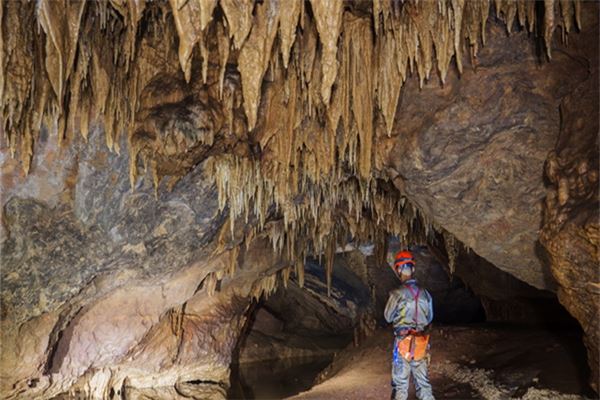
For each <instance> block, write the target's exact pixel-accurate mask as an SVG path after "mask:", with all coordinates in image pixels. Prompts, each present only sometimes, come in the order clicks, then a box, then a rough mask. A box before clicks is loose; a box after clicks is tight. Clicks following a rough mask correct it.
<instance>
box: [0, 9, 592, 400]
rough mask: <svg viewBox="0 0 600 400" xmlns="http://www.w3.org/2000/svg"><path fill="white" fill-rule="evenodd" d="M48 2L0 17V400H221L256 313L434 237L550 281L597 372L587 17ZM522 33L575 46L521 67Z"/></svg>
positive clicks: (576, 13)
mask: <svg viewBox="0 0 600 400" xmlns="http://www.w3.org/2000/svg"><path fill="white" fill-rule="evenodd" d="M64 3H65V4H67V3H68V6H67V7H66V8H64V9H65V10H66V12H63V8H62V5H63V4H62V2H61V3H58V2H51V1H40V2H38V4H37V5H36V4H35V3H33V2H30V3H27V4H26V5H24V6H22V7H21V6H20V5H19V3H18V2H4V3H3V4H2V6H1V10H2V18H1V19H2V51H3V52H4V53H3V54H4V55H6V57H5V58H3V60H4V61H3V63H4V64H3V65H2V76H1V78H2V79H1V82H0V87H1V88H2V92H1V97H2V100H3V101H2V113H3V135H4V138H5V139H6V141H5V142H3V143H6V144H7V146H6V147H3V148H2V158H1V161H2V189H3V197H2V207H3V223H2V229H1V231H0V234H1V236H0V240H1V242H2V266H3V268H2V274H3V276H2V278H3V282H2V283H3V284H2V288H1V300H2V315H1V318H2V346H3V349H2V360H1V361H2V364H1V367H2V368H1V370H2V374H3V376H2V387H1V391H2V397H4V394H6V395H7V396H9V395H10V396H21V397H22V398H30V397H32V396H36V395H38V394H39V395H43V396H48V397H49V396H52V395H55V394H59V393H61V392H64V391H70V392H71V393H77V392H79V393H87V394H95V395H97V396H100V397H102V396H109V395H110V394H111V393H115V394H117V393H121V394H122V393H123V392H127V393H128V396H131V397H135V396H142V395H148V396H154V397H158V398H160V397H161V395H162V396H163V397H164V396H166V397H176V396H177V395H178V394H177V393H180V394H181V395H182V396H183V395H184V394H186V393H187V394H190V395H192V394H193V391H196V396H198V397H202V396H204V397H207V396H214V397H217V398H218V397H222V396H223V393H224V390H223V388H222V386H226V385H227V381H228V365H229V362H230V360H231V352H232V350H233V347H234V346H235V343H236V341H237V337H238V335H239V332H240V330H241V326H242V325H243V324H244V321H245V318H246V309H247V308H248V306H249V304H250V301H251V299H252V298H253V297H259V296H260V295H261V294H262V293H265V292H270V291H272V290H274V288H275V286H276V285H277V284H278V282H279V283H283V282H286V281H287V280H288V279H289V277H290V276H295V277H296V279H297V281H298V283H300V284H302V282H303V281H304V258H305V257H306V256H309V255H323V256H324V261H325V268H326V273H325V280H326V282H327V286H328V287H329V290H331V283H332V269H333V258H334V254H335V251H336V247H337V245H340V244H341V245H345V242H346V241H347V239H348V237H350V236H351V237H353V238H355V239H357V240H368V241H371V242H374V243H375V256H376V257H377V259H378V261H379V262H382V261H383V258H384V257H382V255H384V250H385V246H384V245H383V243H384V240H385V238H386V236H387V235H388V234H394V235H398V236H400V237H402V238H403V239H404V240H411V241H412V240H416V241H426V240H427V231H430V230H433V229H435V230H438V231H442V232H443V233H444V237H446V238H449V239H450V240H451V241H452V242H455V243H457V245H458V246H460V243H464V244H466V245H467V246H469V247H471V248H472V249H473V250H474V251H475V252H477V253H478V254H480V255H481V256H483V257H484V258H486V259H487V260H488V261H490V262H492V263H493V264H494V265H496V266H497V267H499V268H501V269H503V270H504V271H506V272H509V273H511V274H513V275H514V276H516V277H518V278H519V279H522V280H524V281H526V282H528V283H530V284H532V285H534V286H537V287H545V288H549V287H550V288H551V283H549V279H548V278H549V277H550V274H552V276H554V278H555V279H556V280H557V282H558V285H559V287H558V294H559V298H560V300H561V302H562V303H563V304H565V306H566V307H567V308H568V309H569V310H570V311H571V313H572V314H573V315H574V316H575V317H577V318H578V320H579V321H580V322H581V323H582V325H583V326H584V329H585V331H586V333H587V335H588V336H587V339H586V343H587V345H588V348H589V349H590V362H591V363H592V364H594V360H597V359H598V357H597V354H598V353H597V346H596V345H595V343H597V330H595V327H596V326H597V324H596V323H597V314H595V313H594V310H596V309H597V304H598V301H597V290H596V289H595V288H596V286H597V285H596V283H597V282H598V278H597V276H594V271H595V269H594V265H595V263H597V261H598V250H597V247H598V240H597V223H596V224H594V222H593V221H594V218H596V222H597V207H596V211H594V205H597V203H594V200H593V199H594V193H595V196H596V197H595V198H596V199H597V191H598V189H597V180H598V176H597V174H596V175H594V171H597V170H598V168H597V155H596V156H594V154H595V153H594V152H593V151H592V150H590V149H596V148H597V145H596V146H594V133H593V132H594V129H595V132H597V126H594V125H589V121H591V120H594V119H595V120H597V106H596V107H595V108H594V107H592V105H593V104H594V102H593V101H582V100H581V99H587V98H588V97H589V98H590V99H592V100H593V98H594V96H595V98H596V100H597V91H596V92H594V90H597V84H591V85H590V84H589V83H588V81H587V80H586V79H588V78H587V75H586V74H587V70H588V69H594V68H596V69H597V66H598V58H597V38H598V32H597V26H598V21H597V20H594V18H596V17H597V12H596V11H597V9H596V8H595V7H597V5H594V4H588V5H586V7H588V8H589V9H588V10H587V12H584V13H583V16H584V18H583V21H580V20H581V19H582V18H581V15H582V14H581V10H580V5H579V3H578V2H575V3H570V2H566V3H565V2H561V4H560V5H558V3H557V4H556V5H555V4H554V2H552V1H547V2H545V7H546V8H545V10H544V11H543V14H538V15H537V16H536V12H537V13H540V12H542V11H540V10H539V9H538V10H537V11H536V10H535V9H534V8H533V6H532V5H533V4H534V3H533V2H516V3H515V2H506V3H503V4H502V5H500V6H501V7H502V9H501V10H497V15H498V16H499V17H500V19H502V20H504V21H506V22H507V25H498V24H495V23H489V24H487V28H486V23H487V22H488V14H489V8H488V7H487V3H485V2H482V1H480V0H475V1H465V2H463V1H453V2H448V3H447V4H446V5H444V6H443V7H442V8H438V7H437V5H436V4H434V3H432V2H423V1H420V2H418V3H413V2H404V5H400V3H399V2H388V1H374V2H373V4H372V5H370V4H368V5H365V4H366V3H360V2H358V3H356V4H351V3H345V2H338V1H317V0H313V1H310V2H294V3H295V5H298V7H297V8H296V7H292V9H289V10H287V9H286V10H284V9H283V8H282V3H281V2H276V1H265V2H261V3H260V4H254V2H252V1H250V0H238V1H230V0H222V1H220V2H215V1H210V0H209V1H199V2H196V1H187V2H185V1H175V0H173V1H170V2H168V3H167V2H164V3H160V2H151V3H147V4H146V3H145V2H133V1H132V2H122V1H115V0H113V1H111V2H83V3H75V2H69V1H65V2H64ZM57 4H58V5H60V6H61V8H60V12H59V8H57V7H58V6H57ZM86 4H87V5H86ZM36 6H37V8H36ZM308 7H310V10H309V9H308ZM442 11H443V12H442ZM555 15H556V16H555ZM425 16H427V18H426V17H425ZM554 16H555V17H554ZM542 17H543V18H542ZM515 18H516V20H517V21H518V24H519V25H520V26H526V27H527V29H528V30H529V31H534V30H536V29H537V31H538V32H539V33H541V34H542V36H543V38H544V40H545V43H546V48H545V49H542V50H547V51H549V50H550V48H551V46H550V44H551V43H553V42H552V34H553V31H554V28H555V26H558V27H559V28H560V29H564V32H568V31H569V30H570V29H571V27H572V26H574V24H580V22H581V23H582V25H583V28H584V31H583V32H582V33H581V34H571V35H569V36H568V37H569V40H570V42H571V45H570V46H568V47H564V46H561V47H560V49H558V50H557V51H554V52H551V54H552V56H553V60H552V61H551V62H550V63H548V64H544V65H542V66H538V65H537V64H536V59H535V58H534V57H533V56H532V54H533V53H532V52H533V50H532V48H533V46H534V45H533V41H532V40H530V39H528V38H527V34H526V33H525V32H524V31H521V32H520V33H515V34H513V36H511V37H508V38H505V37H503V36H504V29H506V27H508V30H509V31H510V30H511V29H512V28H513V22H514V19H515ZM35 19H37V20H38V21H39V22H40V24H41V27H42V29H41V30H34V29H33V28H31V26H33V25H35V24H29V23H27V24H24V23H22V21H32V20H35ZM536 19H537V20H538V21H542V22H541V23H540V26H534V21H535V20H536ZM588 19H590V20H588ZM457 27H460V29H457ZM590 28H591V29H590ZM561 32H562V31H561ZM558 33H559V32H558V31H557V36H558ZM484 36H485V37H486V39H487V42H486V46H485V47H483V48H481V49H479V50H478V48H479V47H480V44H481V43H480V40H482V39H484ZM555 43H557V41H555ZM582 43H584V44H586V45H582ZM571 49H573V50H571ZM555 50H556V49H555ZM463 51H464V52H465V54H466V53H470V54H471V57H472V59H473V66H471V65H468V63H465V65H464V67H463V65H462V64H463V62H462V61H463V57H462V56H461V55H462V54H463ZM543 52H544V51H542V53H543ZM590 52H591V53H590ZM594 52H596V53H594ZM594 54H595V56H594ZM453 56H457V57H456V58H454V60H455V62H456V63H457V65H456V67H457V68H456V69H458V70H462V76H461V77H460V78H458V76H457V72H456V70H455V69H454V68H453V67H452V68H450V66H451V65H453V64H451V60H452V59H453ZM365 60H367V62H365ZM582 60H587V61H589V66H588V65H587V64H585V62H583V63H582V62H581V61H582ZM472 67H477V69H476V70H473V69H472ZM409 71H412V74H411V73H410V72H409ZM410 75H412V77H411V78H409V76H410ZM436 75H437V76H436ZM438 76H439V78H440V80H441V81H443V82H444V86H443V87H440V84H439V82H438ZM405 80H407V83H406V84H405V85H404V86H403V84H404V81H405ZM591 82H593V81H591ZM418 86H423V88H422V89H419V88H418ZM401 88H402V89H401ZM576 88H578V89H577V91H574V90H575V89H576ZM398 104H399V106H398ZM560 104H562V107H563V108H562V112H563V114H562V115H563V116H564V119H563V120H562V122H561V120H560V115H561V114H559V113H558V112H557V109H558V106H559V105H560ZM594 113H595V116H594ZM582 115H583V116H584V118H583V119H582V118H581V116H582ZM581 121H582V122H581ZM559 131H560V132H562V133H561V135H563V137H570V138H571V139H570V141H568V140H566V139H564V140H563V141H562V142H560V143H559V145H558V147H556V146H555V142H556V138H557V135H558V133H559ZM570 132H572V133H570ZM580 132H581V133H580ZM575 133H577V134H575ZM580 134H581V136H580ZM590 138H591V139H590ZM596 139H597V138H596ZM85 141H88V142H85ZM103 142H106V144H107V146H105V145H104V143H103ZM9 149H10V150H12V151H14V152H15V153H16V156H17V159H19V160H20V164H19V162H17V161H15V160H14V159H11V158H10V154H9ZM550 150H554V153H553V154H555V155H553V156H551V157H550V159H549V161H548V163H547V165H548V168H547V177H548V179H549V180H550V181H551V182H552V184H553V185H554V186H555V188H553V189H551V190H550V194H548V197H547V201H546V205H545V214H544V215H545V216H544V219H543V220H542V217H541V215H542V208H541V207H542V206H541V202H542V200H543V199H544V196H545V192H544V186H543V185H544V181H543V178H542V177H543V164H544V162H545V160H546V158H547V154H548V152H549V151H550ZM582 155H585V156H584V157H583V158H581V157H580V156H582ZM594 157H595V158H594ZM581 159H584V160H587V161H586V163H585V165H583V164H581V163H580V160H581ZM22 170H24V171H25V173H26V174H27V172H28V173H29V174H28V175H26V176H24V175H23V173H22ZM580 180H581V183H580ZM165 181H166V182H165ZM554 192H556V194H553V193H554ZM594 213H595V214H594ZM590 221H592V222H590ZM542 223H543V224H544V225H543V230H542V236H541V239H542V243H543V245H544V246H545V247H546V248H547V249H548V250H549V253H550V264H549V266H550V268H547V266H544V264H543V263H542V262H540V259H539V255H540V254H539V252H538V250H540V248H536V243H537V240H538V232H537V231H538V229H539V228H540V226H542ZM563 242H566V243H567V247H569V246H570V247H572V248H573V249H575V248H577V249H583V251H578V252H572V253H571V252H569V253H563V252H562V246H563V245H564V244H563ZM451 247H452V246H449V248H451ZM565 254H567V255H568V257H567V258H565ZM575 255H577V256H578V257H579V256H580V257H581V258H573V257H574V256H575ZM457 271H458V270H457ZM582 282H586V284H585V285H584V284H582ZM587 282H592V284H587ZM595 285H596V286H595ZM589 293H592V294H593V295H589ZM354 322H356V321H354ZM15 360H20V362H18V363H17V362H16V361H15ZM596 364H597V363H596ZM15 365H16V367H15ZM191 381H202V382H204V383H203V384H201V385H189V384H188V383H187V382H191ZM161 391H162V392H161ZM182 393H183V394H182Z"/></svg>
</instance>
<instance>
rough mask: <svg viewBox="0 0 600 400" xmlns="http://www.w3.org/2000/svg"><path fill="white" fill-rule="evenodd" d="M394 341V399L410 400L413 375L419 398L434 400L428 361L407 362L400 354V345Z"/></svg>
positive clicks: (421, 399)
mask: <svg viewBox="0 0 600 400" xmlns="http://www.w3.org/2000/svg"><path fill="white" fill-rule="evenodd" d="M397 340H398V339H396V340H394V356H393V359H392V399H393V400H406V399H407V398H408V382H409V379H410V375H411V373H412V376H413V379H414V382H415V389H416V391H417V398H419V399H420V400H434V397H433V393H432V390H431V384H430V383H429V377H428V376H427V367H428V365H427V364H428V362H427V359H426V358H424V359H422V360H419V361H415V360H413V361H407V360H405V359H404V358H403V357H402V356H401V355H400V354H398V343H397Z"/></svg>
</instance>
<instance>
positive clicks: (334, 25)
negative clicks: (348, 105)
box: [311, 0, 344, 104]
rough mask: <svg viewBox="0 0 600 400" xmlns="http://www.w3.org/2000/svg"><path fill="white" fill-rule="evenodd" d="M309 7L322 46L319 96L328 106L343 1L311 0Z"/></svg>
mask: <svg viewBox="0 0 600 400" xmlns="http://www.w3.org/2000/svg"><path fill="white" fill-rule="evenodd" d="M311 6H312V9H313V14H314V16H315V22H316V25H317V29H318V30H319V38H320V41H321V45H322V46H323V60H322V68H323V79H322V81H321V96H322V98H323V102H324V103H325V104H329V99H330V96H331V86H332V85H333V83H334V82H335V78H336V75H337V70H338V63H337V59H336V55H337V47H338V46H337V41H338V37H339V35H340V31H341V27H342V15H343V12H344V8H343V1H342V0H311Z"/></svg>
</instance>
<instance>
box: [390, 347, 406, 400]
mask: <svg viewBox="0 0 600 400" xmlns="http://www.w3.org/2000/svg"><path fill="white" fill-rule="evenodd" d="M409 376H410V364H409V363H408V361H406V360H405V359H404V358H403V357H402V356H401V355H400V354H399V353H398V339H394V352H393V358H392V399H393V400H406V399H407V398H408V379H409Z"/></svg>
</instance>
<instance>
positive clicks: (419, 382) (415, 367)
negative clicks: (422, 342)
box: [410, 358, 434, 400]
mask: <svg viewBox="0 0 600 400" xmlns="http://www.w3.org/2000/svg"><path fill="white" fill-rule="evenodd" d="M410 366H411V368H410V369H411V371H412V374H413V377H414V380H415V389H416V390H417V398H419V399H420V400H434V397H433V392H432V389H431V383H429V376H428V374H427V367H428V362H427V358H423V359H422V360H419V361H415V360H413V361H411V363H410Z"/></svg>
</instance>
